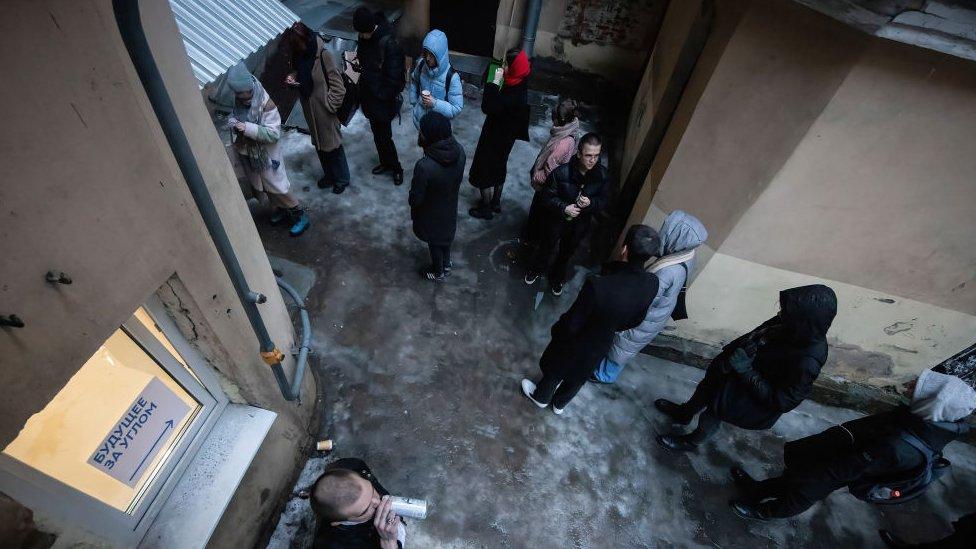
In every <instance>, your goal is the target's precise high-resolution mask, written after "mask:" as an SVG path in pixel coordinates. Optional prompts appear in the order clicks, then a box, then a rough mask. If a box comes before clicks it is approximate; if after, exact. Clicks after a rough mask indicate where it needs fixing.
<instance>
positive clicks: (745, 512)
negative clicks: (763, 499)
mask: <svg viewBox="0 0 976 549" xmlns="http://www.w3.org/2000/svg"><path fill="white" fill-rule="evenodd" d="M729 505H730V506H731V507H732V512H733V513H735V514H736V516H737V517H739V518H744V519H747V520H762V521H766V520H771V519H772V517H769V516H767V515H766V514H765V513H763V511H762V506H760V505H752V504H750V503H745V502H743V501H730V502H729Z"/></svg>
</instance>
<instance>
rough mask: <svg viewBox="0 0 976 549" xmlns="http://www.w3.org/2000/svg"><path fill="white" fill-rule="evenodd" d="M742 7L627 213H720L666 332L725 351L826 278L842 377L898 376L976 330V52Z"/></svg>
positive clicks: (646, 217)
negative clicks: (836, 304)
mask: <svg viewBox="0 0 976 549" xmlns="http://www.w3.org/2000/svg"><path fill="white" fill-rule="evenodd" d="M734 8H739V9H742V8H744V9H745V11H744V13H743V15H742V17H741V19H740V20H738V21H737V22H736V23H735V26H734V29H733V32H732V35H731V37H730V38H729V39H728V41H727V43H725V44H723V45H722V47H721V48H711V49H708V48H706V54H703V57H706V59H705V60H704V61H705V64H704V65H703V66H702V71H705V70H707V71H708V72H707V73H699V69H698V68H697V67H696V74H695V75H694V76H693V78H692V83H691V84H689V88H691V89H690V90H689V93H688V97H687V98H683V100H682V104H681V105H679V109H678V111H679V112H678V114H677V115H676V124H675V125H674V128H673V129H669V134H668V136H667V137H666V139H665V144H664V145H663V146H662V151H661V152H660V153H659V155H658V158H656V159H655V163H654V166H653V167H652V169H651V171H650V173H649V174H648V178H647V181H646V182H645V186H644V189H643V192H642V195H641V197H640V198H639V199H638V204H637V206H636V207H635V209H634V211H633V212H632V215H631V222H639V221H645V222H648V223H651V224H654V225H657V226H659V225H660V221H661V220H662V219H663V216H664V215H665V213H666V212H668V211H671V210H673V209H676V208H680V209H684V210H686V211H688V212H690V213H692V214H694V215H696V216H698V217H700V218H701V219H702V221H703V222H704V223H705V225H706V227H708V229H709V233H710V236H709V240H708V246H707V247H706V249H704V250H702V252H703V253H702V258H703V259H704V261H703V262H702V267H701V269H700V271H699V273H698V275H697V278H696V279H695V282H694V284H693V285H692V288H691V290H690V293H689V307H690V314H691V318H690V319H689V320H687V321H683V322H681V323H678V324H677V325H676V326H674V327H673V328H672V329H671V330H670V331H669V335H672V336H678V337H679V338H681V339H683V340H685V341H690V342H695V343H700V344H702V345H700V346H699V347H698V348H710V349H712V350H714V349H716V348H717V346H718V345H720V344H722V343H724V342H726V341H728V340H729V339H730V338H732V337H734V336H735V335H738V334H740V333H743V332H745V331H747V330H749V329H751V328H752V327H753V326H755V325H756V324H758V323H759V322H761V321H762V320H764V319H766V318H768V317H769V316H771V315H772V314H773V313H774V312H775V309H776V306H777V305H776V299H777V293H778V291H779V290H781V289H784V288H788V287H792V286H797V285H802V284H810V283H816V282H821V283H825V284H828V285H830V286H831V287H832V288H834V290H835V291H836V292H837V294H838V297H839V298H840V310H839V313H838V317H837V320H836V321H835V324H834V327H833V328H832V330H831V333H830V339H831V343H832V350H831V357H830V361H829V363H828V367H827V369H826V370H825V372H826V373H827V374H828V375H830V376H833V377H835V378H837V379H840V380H843V381H853V382H858V383H863V384H866V385H870V386H874V387H889V386H893V385H894V384H896V383H899V382H901V381H905V380H907V379H909V378H911V377H912V376H913V375H915V374H916V373H917V372H919V371H920V370H922V369H923V368H925V367H929V366H932V365H934V364H935V363H937V362H939V361H941V360H943V359H945V358H946V357H948V356H950V355H951V354H954V353H955V352H957V351H959V350H960V349H962V348H964V347H966V346H968V345H970V344H971V343H972V334H973V333H976V302H974V300H976V290H974V289H973V286H974V284H976V280H974V278H976V249H974V248H973V247H972V242H973V241H974V240H976V222H974V221H973V218H972V211H973V204H976V180H974V179H973V177H972V174H973V173H976V156H974V155H973V154H972V145H971V140H969V139H967V137H966V136H967V135H968V133H970V131H971V129H972V128H973V127H974V124H976V102H974V101H973V100H972V98H973V97H976V64H973V63H972V62H968V61H964V60H960V59H956V58H951V57H948V56H945V55H943V54H938V53H935V52H931V51H927V50H921V49H916V48H912V47H910V46H906V45H902V44H897V43H893V42H888V41H885V40H881V39H877V38H873V37H869V36H866V35H862V34H858V33H857V32H855V31H853V30H852V29H850V28H848V27H845V26H843V25H842V24H840V23H837V22H835V21H833V20H830V19H827V18H826V17H824V16H821V15H819V14H816V13H814V12H812V11H809V10H807V9H806V8H803V7H801V6H796V5H790V4H789V3H780V2H767V1H760V0H756V1H753V2H717V14H716V17H717V19H719V18H721V17H722V14H723V11H728V10H730V9H734ZM685 99H687V101H686V100H685Z"/></svg>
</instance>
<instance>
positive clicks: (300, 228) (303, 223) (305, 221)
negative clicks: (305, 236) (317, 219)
mask: <svg viewBox="0 0 976 549" xmlns="http://www.w3.org/2000/svg"><path fill="white" fill-rule="evenodd" d="M311 224H312V220H311V219H309V217H308V214H307V213H305V212H302V216H301V217H299V218H298V221H295V224H294V225H292V226H291V228H290V229H288V234H290V235H292V236H301V234H302V233H304V232H305V230H306V229H308V226H309V225H311Z"/></svg>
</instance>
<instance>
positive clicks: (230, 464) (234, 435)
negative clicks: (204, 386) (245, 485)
mask: <svg viewBox="0 0 976 549" xmlns="http://www.w3.org/2000/svg"><path fill="white" fill-rule="evenodd" d="M276 417H277V414H275V413H274V412H270V411H268V410H263V409H261V408H255V407H253V406H246V405H242V404H229V405H228V406H227V407H226V408H225V409H224V411H223V413H222V414H221V416H220V419H218V420H217V423H216V424H215V425H214V427H213V430H212V431H211V432H210V434H209V435H207V440H206V441H204V443H203V446H202V447H201V448H200V450H199V452H197V455H196V456H195V457H194V458H193V461H192V462H191V463H190V466H189V467H188V468H187V470H186V471H185V472H184V473H183V476H182V477H181V478H180V482H179V483H178V484H177V485H176V488H175V489H174V490H173V493H172V494H171V495H170V497H169V500H167V501H166V503H165V505H164V506H163V508H162V509H161V510H160V512H159V515H157V517H156V520H155V521H154V522H153V524H152V526H150V527H149V531H148V532H147V533H146V536H145V537H144V538H143V540H142V543H140V544H139V547H141V548H151V547H152V548H155V547H159V548H169V547H180V548H191V547H206V546H207V544H208V542H209V540H210V536H211V535H212V534H213V532H214V529H215V528H216V527H217V523H218V522H220V518H221V516H222V515H223V514H224V510H225V509H226V508H227V504H228V503H230V500H231V498H233V497H234V493H235V492H236V491H237V486H238V485H239V484H240V482H241V479H243V478H244V473H245V472H247V468H248V467H249V466H250V465H251V460H252V459H254V455H255V454H257V451H258V449H259V448H260V447H261V443H262V442H264V438H265V436H267V434H268V431H269V430H270V429H271V424H272V423H274V420H275V418H276Z"/></svg>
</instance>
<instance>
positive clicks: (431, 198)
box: [409, 111, 465, 282]
mask: <svg viewBox="0 0 976 549" xmlns="http://www.w3.org/2000/svg"><path fill="white" fill-rule="evenodd" d="M419 141H420V145H421V146H422V147H423V149H424V156H423V157H422V158H421V159H420V160H418V161H417V164H416V165H414V167H413V180H411V182H410V198H409V200H410V217H411V219H413V233H414V234H415V235H416V236H417V238H419V239H420V240H423V241H424V242H426V243H427V246H428V247H429V248H430V262H431V266H430V269H427V270H424V271H423V272H422V273H421V276H423V277H425V278H427V279H429V280H434V281H438V282H439V281H442V280H444V277H445V276H446V275H447V274H449V273H450V270H451V267H452V266H453V265H452V262H451V244H452V243H453V242H454V234H455V232H456V231H457V204H458V190H459V188H460V186H461V179H462V178H463V177H464V161H465V155H464V149H463V148H461V145H460V144H458V142H457V141H456V140H455V139H454V136H453V135H452V134H451V121H450V120H449V119H448V118H447V117H446V116H444V115H443V114H441V113H439V112H434V111H431V112H428V113H427V114H425V115H424V117H423V118H421V119H420V137H419Z"/></svg>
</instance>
